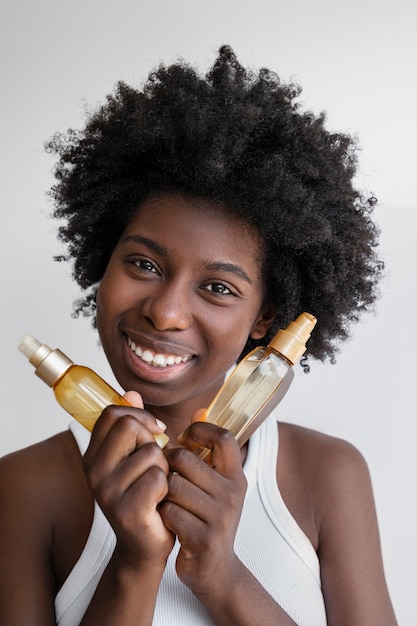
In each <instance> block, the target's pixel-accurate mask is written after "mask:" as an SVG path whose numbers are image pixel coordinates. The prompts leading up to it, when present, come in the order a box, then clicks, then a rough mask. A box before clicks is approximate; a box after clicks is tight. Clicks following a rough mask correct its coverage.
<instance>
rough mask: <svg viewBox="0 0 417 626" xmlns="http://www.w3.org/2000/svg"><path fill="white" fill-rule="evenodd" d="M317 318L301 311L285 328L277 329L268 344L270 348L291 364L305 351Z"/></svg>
mask: <svg viewBox="0 0 417 626" xmlns="http://www.w3.org/2000/svg"><path fill="white" fill-rule="evenodd" d="M316 322H317V319H316V318H315V317H314V315H311V314H310V313H301V315H299V316H298V317H297V319H296V320H295V321H294V322H291V323H290V324H289V325H288V326H287V328H285V329H282V330H279V331H278V332H277V334H276V335H275V337H274V338H273V339H272V340H271V341H270V343H269V344H268V345H269V347H270V348H272V349H273V350H276V351H277V352H279V353H280V354H282V355H283V356H284V357H285V358H286V359H287V360H288V361H290V363H292V364H293V365H294V364H295V363H296V362H297V361H298V359H299V358H300V357H301V356H302V355H303V354H304V352H305V351H306V345H305V344H306V343H307V341H308V340H309V338H310V335H311V333H312V331H313V328H314V326H315V325H316Z"/></svg>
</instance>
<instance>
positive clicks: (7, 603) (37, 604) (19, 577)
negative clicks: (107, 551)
mask: <svg viewBox="0 0 417 626" xmlns="http://www.w3.org/2000/svg"><path fill="white" fill-rule="evenodd" d="M39 449H43V448H41V447H40V448H39ZM45 456H46V455H45ZM45 456H44V457H43V458H42V457H41V456H40V455H39V454H36V452H35V448H33V451H32V449H28V450H27V451H22V452H19V453H14V454H11V455H8V456H7V457H4V458H3V459H1V460H0V503H1V504H0V529H1V531H0V563H1V567H0V615H1V621H2V623H4V624H8V625H9V626H53V625H54V624H55V613H54V597H55V588H56V583H55V577H54V572H53V569H52V566H51V554H52V543H53V524H52V519H51V516H50V514H51V506H50V504H51V500H50V498H49V493H50V492H51V491H52V492H53V486H54V485H53V483H54V481H53V480H52V481H51V480H50V474H49V469H51V468H50V465H49V463H48V460H47V458H45ZM41 485H44V486H46V491H45V490H44V489H43V488H41Z"/></svg>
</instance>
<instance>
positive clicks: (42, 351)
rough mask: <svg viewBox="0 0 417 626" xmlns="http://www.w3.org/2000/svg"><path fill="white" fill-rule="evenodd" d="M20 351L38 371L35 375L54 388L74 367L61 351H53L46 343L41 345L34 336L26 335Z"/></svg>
mask: <svg viewBox="0 0 417 626" xmlns="http://www.w3.org/2000/svg"><path fill="white" fill-rule="evenodd" d="M19 350H20V351H21V352H22V353H23V354H24V355H25V356H26V357H27V358H28V359H29V363H31V364H32V365H33V366H34V367H35V368H36V369H35V374H36V375H37V376H39V378H41V379H42V380H43V381H44V382H45V383H46V384H47V385H49V386H50V387H53V386H54V385H55V383H56V382H58V380H59V379H60V378H61V377H62V376H63V375H64V374H65V372H66V371H67V370H68V369H69V368H70V367H71V366H72V365H74V363H73V361H71V359H69V358H68V357H67V356H66V355H65V354H64V353H63V352H61V350H58V349H55V350H51V348H50V347H49V346H47V345H46V343H41V342H40V341H38V340H37V339H35V337H33V335H25V336H24V337H23V339H22V341H21V343H20V345H19Z"/></svg>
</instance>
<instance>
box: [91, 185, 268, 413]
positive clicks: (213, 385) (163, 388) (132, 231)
mask: <svg viewBox="0 0 417 626" xmlns="http://www.w3.org/2000/svg"><path fill="white" fill-rule="evenodd" d="M262 260H263V256H262V247H261V242H260V237H259V235H258V234H257V232H256V231H254V230H252V229H251V228H250V226H248V225H246V224H245V223H243V222H242V221H240V220H239V219H238V218H235V217H233V216H232V217H231V216H230V215H228V214H227V213H225V212H223V210H222V209H221V208H219V207H217V206H214V205H213V204H211V203H210V202H209V201H207V200H201V199H193V198H191V199H190V198H187V199H185V198H183V197H182V196H178V195H163V196H160V197H158V198H152V199H149V200H147V201H146V202H144V204H142V205H141V206H140V208H139V210H138V212H137V213H136V215H135V216H134V217H133V219H132V221H131V222H130V224H129V225H128V227H127V228H126V230H125V232H124V233H123V235H122V236H121V238H120V240H119V242H118V244H117V246H116V248H115V250H114V252H113V254H112V256H111V258H110V261H109V264H108V267H107V269H106V272H105V274H104V277H103V279H102V281H101V284H100V286H99V290H98V293H97V324H98V330H99V334H100V338H101V341H102V344H103V347H104V350H105V353H106V356H107V358H108V360H109V363H110V365H111V367H112V369H113V371H114V374H115V376H116V378H117V379H118V381H119V383H120V384H121V386H122V387H123V388H124V389H125V390H128V389H135V390H137V391H139V393H140V394H141V395H142V397H143V399H144V402H145V405H146V406H147V408H148V409H149V410H152V409H153V413H154V414H155V415H156V416H162V418H164V419H166V418H167V416H169V415H174V414H181V415H183V417H184V418H187V419H188V420H189V419H190V415H191V414H192V412H193V411H194V410H195V409H196V408H201V407H206V406H208V404H209V403H210V401H211V400H212V398H213V397H214V395H215V393H217V391H218V389H219V388H220V386H221V384H222V383H223V380H224V376H225V373H226V372H227V370H228V369H229V368H230V367H231V366H232V365H233V364H234V363H235V362H236V359H237V358H238V357H239V355H240V353H241V351H242V349H243V348H244V346H245V344H246V341H247V339H248V337H249V335H251V336H252V337H253V338H255V339H259V338H261V337H263V336H264V335H265V333H266V332H267V329H268V327H269V325H270V322H271V317H272V315H269V316H268V312H267V311H266V310H264V307H263V296H264V288H263V281H262V276H261V267H262ZM269 308H270V307H269ZM269 313H273V312H271V311H269ZM162 418H161V419H162Z"/></svg>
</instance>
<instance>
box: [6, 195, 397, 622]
mask: <svg viewBox="0 0 417 626" xmlns="http://www.w3.org/2000/svg"><path fill="white" fill-rule="evenodd" d="M149 202H151V203H152V206H150V205H147V204H146V203H145V205H144V206H143V207H142V208H141V210H140V211H139V212H138V214H137V215H136V216H135V217H134V219H133V220H132V222H131V224H130V225H129V226H128V228H127V230H126V231H125V233H124V235H123V236H122V238H121V240H120V241H119V244H118V246H117V247H116V249H115V250H114V253H113V255H112V258H111V260H110V263H109V266H108V268H107V271H106V274H105V276H104V278H103V281H102V283H101V285H100V289H99V293H98V300H97V320H98V328H99V333H100V337H101V339H102V342H103V347H104V349H105V352H106V355H107V358H108V359H109V362H110V364H111V366H112V368H113V370H114V372H115V374H116V376H117V378H118V380H119V382H120V384H121V385H122V386H123V387H124V388H125V389H138V390H139V389H140V391H141V395H142V397H143V399H144V401H145V408H143V404H142V399H141V397H140V396H139V395H138V394H137V393H136V392H133V391H129V392H128V393H127V394H126V397H127V399H128V400H129V402H130V403H131V404H132V405H134V406H132V408H129V409H128V410H127V409H126V408H125V407H109V408H107V409H106V410H105V411H104V412H103V414H102V416H101V418H100V419H99V421H98V422H97V424H96V427H95V429H94V432H93V435H92V439H91V444H90V446H89V449H88V451H87V453H86V455H85V457H84V460H83V461H82V459H81V457H80V454H79V451H78V448H77V446H76V444H75V442H74V440H73V438H72V435H71V434H70V433H62V434H59V435H57V436H56V437H53V438H51V439H49V440H47V441H46V442H43V443H40V444H37V445H36V446H32V447H31V448H28V449H26V450H23V451H21V452H18V453H15V454H13V455H10V456H9V457H6V458H5V459H3V460H2V461H1V466H0V467H1V472H0V498H1V501H2V502H8V503H9V506H7V507H4V506H2V507H1V509H0V524H1V527H2V533H1V536H0V558H1V562H2V563H8V564H10V565H8V567H7V568H1V572H0V609H1V614H2V616H4V617H3V619H5V623H7V624H10V625H12V626H13V625H14V624H16V626H17V625H18V626H25V625H26V624H30V625H31V626H37V625H38V624H39V626H41V625H42V626H49V625H52V624H54V623H55V617H54V612H53V600H54V596H55V594H56V591H57V589H59V587H60V586H61V585H62V584H63V582H64V581H65V579H66V577H67V576H68V574H69V572H70V571H71V569H72V568H73V566H74V565H75V563H76V561H77V559H78V558H79V556H80V553H81V551H82V549H83V546H84V544H85V542H86V539H87V537H88V533H89V530H90V526H91V520H92V514H93V502H94V499H96V500H97V501H98V503H99V504H100V506H101V508H102V509H103V511H104V513H105V515H106V516H107V518H108V519H109V522H110V523H111V525H112V527H113V529H114V531H115V533H116V537H117V545H116V549H115V552H114V554H113V556H112V558H111V559H110V562H109V564H108V566H107V569H106V570H105V572H104V574H103V577H102V579H101V581H100V583H99V586H98V588H97V591H96V593H95V595H94V597H93V599H92V602H91V604H90V606H89V608H88V609H87V613H86V615H85V617H84V619H83V621H82V624H84V625H88V624H97V623H100V624H115V623H117V624H124V625H126V626H128V625H129V624H139V625H145V624H151V623H152V615H153V610H154V604H155V598H156V593H157V591H158V587H159V583H160V579H161V576H162V574H163V571H164V568H165V563H166V559H167V557H168V555H169V553H170V551H171V550H172V547H173V543H174V539H175V536H176V535H177V536H178V537H179V540H180V543H181V550H180V553H179V556H178V560H177V573H178V576H179V577H180V579H181V580H182V581H183V582H184V584H186V585H187V586H188V587H189V588H190V589H191V591H192V592H193V593H194V594H195V595H196V597H197V598H198V599H199V600H200V601H201V602H202V603H203V605H204V606H205V607H206V609H207V610H208V612H209V613H210V615H211V616H212V619H213V620H214V622H215V623H216V624H219V625H220V626H223V625H231V624H233V625H236V626H237V625H239V626H245V625H246V624H247V625H248V626H249V625H250V626H257V625H258V624H259V625H261V624H262V625H264V624H267V623H273V624H281V625H283V626H285V625H290V624H294V622H293V621H292V620H291V618H290V617H289V616H288V615H287V614H286V613H285V611H284V610H283V609H282V608H281V607H280V606H279V605H278V604H277V603H276V602H275V601H274V599H273V598H271V597H270V596H269V595H268V594H267V592H266V591H265V590H264V589H263V588H262V586H261V585H260V584H259V582H258V581H257V580H256V579H255V578H254V577H253V576H252V574H251V573H250V572H249V571H248V570H247V569H246V568H245V567H244V565H243V564H242V563H241V562H240V561H239V559H238V558H237V556H236V555H235V553H234V550H233V542H234V537H235V533H236V528H237V525H238V523H239V517H240V512H241V509H242V505H243V500H244V496H245V489H246V482H245V477H244V474H243V470H242V461H243V460H244V457H245V453H246V450H245V449H242V450H241V449H239V447H238V445H237V443H236V441H235V440H234V439H233V437H232V436H231V435H230V433H227V432H226V431H224V430H223V429H220V428H218V427H216V426H213V425H211V424H206V423H202V422H198V421H195V422H194V423H191V422H193V421H194V420H195V419H196V418H198V415H199V414H198V412H197V410H198V409H200V408H201V407H204V406H207V405H208V404H209V402H210V400H211V399H212V398H213V396H214V394H215V393H216V392H217V390H218V389H219V387H220V385H221V383H222V381H223V378H224V375H225V372H226V371H227V370H228V369H229V368H230V367H231V366H232V365H233V363H234V362H235V360H236V358H237V357H238V356H239V354H240V352H241V350H242V348H243V346H244V345H245V343H246V339H247V337H248V336H249V335H251V336H253V337H254V338H257V339H258V338H261V337H263V336H264V334H265V332H266V330H267V328H268V326H269V324H270V323H271V320H272V317H273V313H274V312H273V308H271V307H270V306H264V301H265V298H264V296H265V293H264V285H263V282H262V277H261V271H260V268H261V267H262V242H260V240H259V237H258V235H257V233H255V232H253V231H252V230H251V229H250V228H248V227H247V226H245V225H244V224H243V223H242V222H240V221H239V220H238V219H236V218H230V217H229V216H228V214H227V213H225V212H223V210H221V209H219V208H214V207H213V206H212V205H210V204H209V203H207V202H205V203H201V202H197V201H196V200H195V201H191V200H184V199H182V198H179V197H177V196H174V197H162V198H159V199H154V200H152V201H149ZM173 205H175V209H176V210H175V218H172V217H170V207H172V206H173ZM174 226H175V227H174ZM184 242H187V245H184ZM132 341H133V343H134V346H132ZM138 346H139V347H140V350H139V351H138V352H140V351H142V356H145V357H146V358H145V361H144V360H143V358H142V357H141V356H139V355H138V354H136V352H134V351H133V350H132V347H133V348H134V350H135V351H136V349H137V347H138ZM145 350H147V351H148V353H151V357H152V358H153V359H154V360H155V355H162V356H165V360H166V361H167V360H168V361H169V363H171V360H172V359H171V357H175V356H176V357H181V359H180V360H179V362H178V363H174V364H172V365H167V366H166V367H163V368H161V367H157V366H155V365H154V364H150V362H149V359H148V357H149V354H145V355H143V352H144V351H145ZM149 358H150V357H149ZM177 360H178V359H177ZM156 361H158V359H156ZM155 418H157V419H159V420H161V421H162V422H164V424H166V432H167V434H168V435H169V437H170V444H169V445H168V446H167V448H166V449H165V450H164V451H162V450H161V449H160V448H159V447H158V446H157V445H156V443H155V440H154V438H153V435H154V434H157V433H159V432H161V429H160V426H159V425H158V422H156V421H155ZM190 423H191V425H190ZM181 434H182V437H181V438H180V444H181V445H179V443H177V438H178V436H179V435H181ZM194 443H198V444H199V445H203V446H207V447H209V448H211V450H212V453H211V463H210V465H209V464H207V463H205V462H204V461H201V460H200V459H198V458H197V457H196V456H195V455H194V454H192V452H190V450H188V449H187V448H188V447H192V444H194ZM172 472H176V473H175V474H172ZM277 480H278V483H279V487H280V490H281V493H282V494H283V497H284V500H285V502H286V504H287V506H288V508H289V509H290V511H291V513H292V514H293V516H294V517H295V519H296V521H297V522H298V524H299V525H300V527H301V528H302V530H303V531H304V532H305V533H306V535H307V536H308V537H309V539H310V541H311V542H312V544H313V546H314V547H315V548H316V550H317V552H318V554H319V558H320V562H321V572H322V583H323V594H324V598H325V603H326V611H327V616H328V623H329V624H330V625H337V626H359V625H361V626H362V625H364V624H379V625H382V626H393V625H395V623H396V621H395V617H394V615H393V611H392V607H391V603H390V600H389V596H388V592H387V588H386V584H385V579H384V573H383V568H382V559H381V551H380V545H379V536H378V527H377V522H376V515H375V507H374V503H373V497H372V490H371V486H370V480H369V475H368V471H367V468H366V464H365V463H364V461H363V459H362V457H361V456H360V455H359V453H358V452H357V451H356V450H355V449H354V448H352V447H351V446H350V445H349V444H347V443H345V442H342V441H339V440H335V439H333V438H331V437H327V436H325V435H321V434H319V433H315V432H312V431H309V430H306V429H303V428H300V427H297V426H293V425H289V424H281V425H280V453H279V461H278V463H277ZM10 485H13V490H11V489H10ZM341 494H343V497H341ZM138 589H141V593H140V594H138V592H137V590H138Z"/></svg>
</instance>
